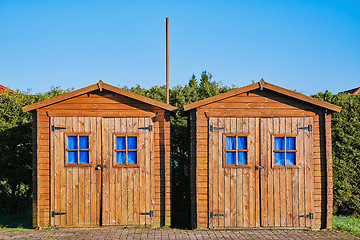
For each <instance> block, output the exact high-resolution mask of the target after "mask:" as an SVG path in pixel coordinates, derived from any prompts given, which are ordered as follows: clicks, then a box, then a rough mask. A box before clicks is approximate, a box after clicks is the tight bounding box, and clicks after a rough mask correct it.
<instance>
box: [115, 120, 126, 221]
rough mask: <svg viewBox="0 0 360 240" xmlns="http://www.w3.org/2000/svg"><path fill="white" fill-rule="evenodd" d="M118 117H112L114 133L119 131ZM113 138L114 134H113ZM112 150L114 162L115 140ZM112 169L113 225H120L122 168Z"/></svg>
mask: <svg viewBox="0 0 360 240" xmlns="http://www.w3.org/2000/svg"><path fill="white" fill-rule="evenodd" d="M120 132H121V131H120V119H119V118H115V119H114V133H115V134H118V133H120ZM113 139H115V136H113ZM112 149H113V150H112V152H113V163H112V164H115V163H116V153H114V152H115V149H116V140H113V143H112ZM113 171H114V172H115V173H114V174H115V179H116V180H115V196H116V199H115V200H116V202H115V225H122V223H121V215H122V212H121V202H122V200H123V196H122V194H121V193H122V191H121V185H122V177H121V174H122V170H121V168H114V167H113Z"/></svg>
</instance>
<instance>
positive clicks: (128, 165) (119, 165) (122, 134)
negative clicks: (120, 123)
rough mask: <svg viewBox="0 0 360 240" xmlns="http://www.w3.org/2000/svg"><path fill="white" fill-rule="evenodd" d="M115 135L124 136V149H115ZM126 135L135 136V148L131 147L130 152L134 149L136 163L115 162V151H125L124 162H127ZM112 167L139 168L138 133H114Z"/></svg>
mask: <svg viewBox="0 0 360 240" xmlns="http://www.w3.org/2000/svg"><path fill="white" fill-rule="evenodd" d="M117 137H125V138H126V140H125V142H126V149H125V150H117V149H116V138H117ZM127 137H136V149H131V152H135V151H136V164H117V163H116V153H117V152H126V162H127V158H128V154H127V152H128V149H127ZM113 148H114V150H113V153H114V154H113V167H116V168H123V167H125V168H139V167H140V158H139V134H137V133H128V134H127V133H115V134H114V144H113Z"/></svg>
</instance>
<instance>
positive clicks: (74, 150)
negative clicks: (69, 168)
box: [66, 135, 90, 165]
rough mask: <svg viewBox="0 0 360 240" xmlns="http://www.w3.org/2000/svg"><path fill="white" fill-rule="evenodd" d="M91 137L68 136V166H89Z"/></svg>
mask: <svg viewBox="0 0 360 240" xmlns="http://www.w3.org/2000/svg"><path fill="white" fill-rule="evenodd" d="M89 150H90V149H89V136H88V135H71V136H67V148H66V151H67V164H79V165H82V164H89V163H90V157H89Z"/></svg>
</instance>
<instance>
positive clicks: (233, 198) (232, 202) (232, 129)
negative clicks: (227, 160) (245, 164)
mask: <svg viewBox="0 0 360 240" xmlns="http://www.w3.org/2000/svg"><path fill="white" fill-rule="evenodd" d="M236 127H237V124H236V118H231V119H230V132H231V133H236V132H237V129H236ZM229 170H230V192H229V193H230V225H229V226H230V227H236V169H235V168H230V169H229Z"/></svg>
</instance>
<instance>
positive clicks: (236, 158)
mask: <svg viewBox="0 0 360 240" xmlns="http://www.w3.org/2000/svg"><path fill="white" fill-rule="evenodd" d="M237 146H238V137H237V136H236V135H235V165H236V166H237V165H238V153H237V152H238V149H237Z"/></svg>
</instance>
